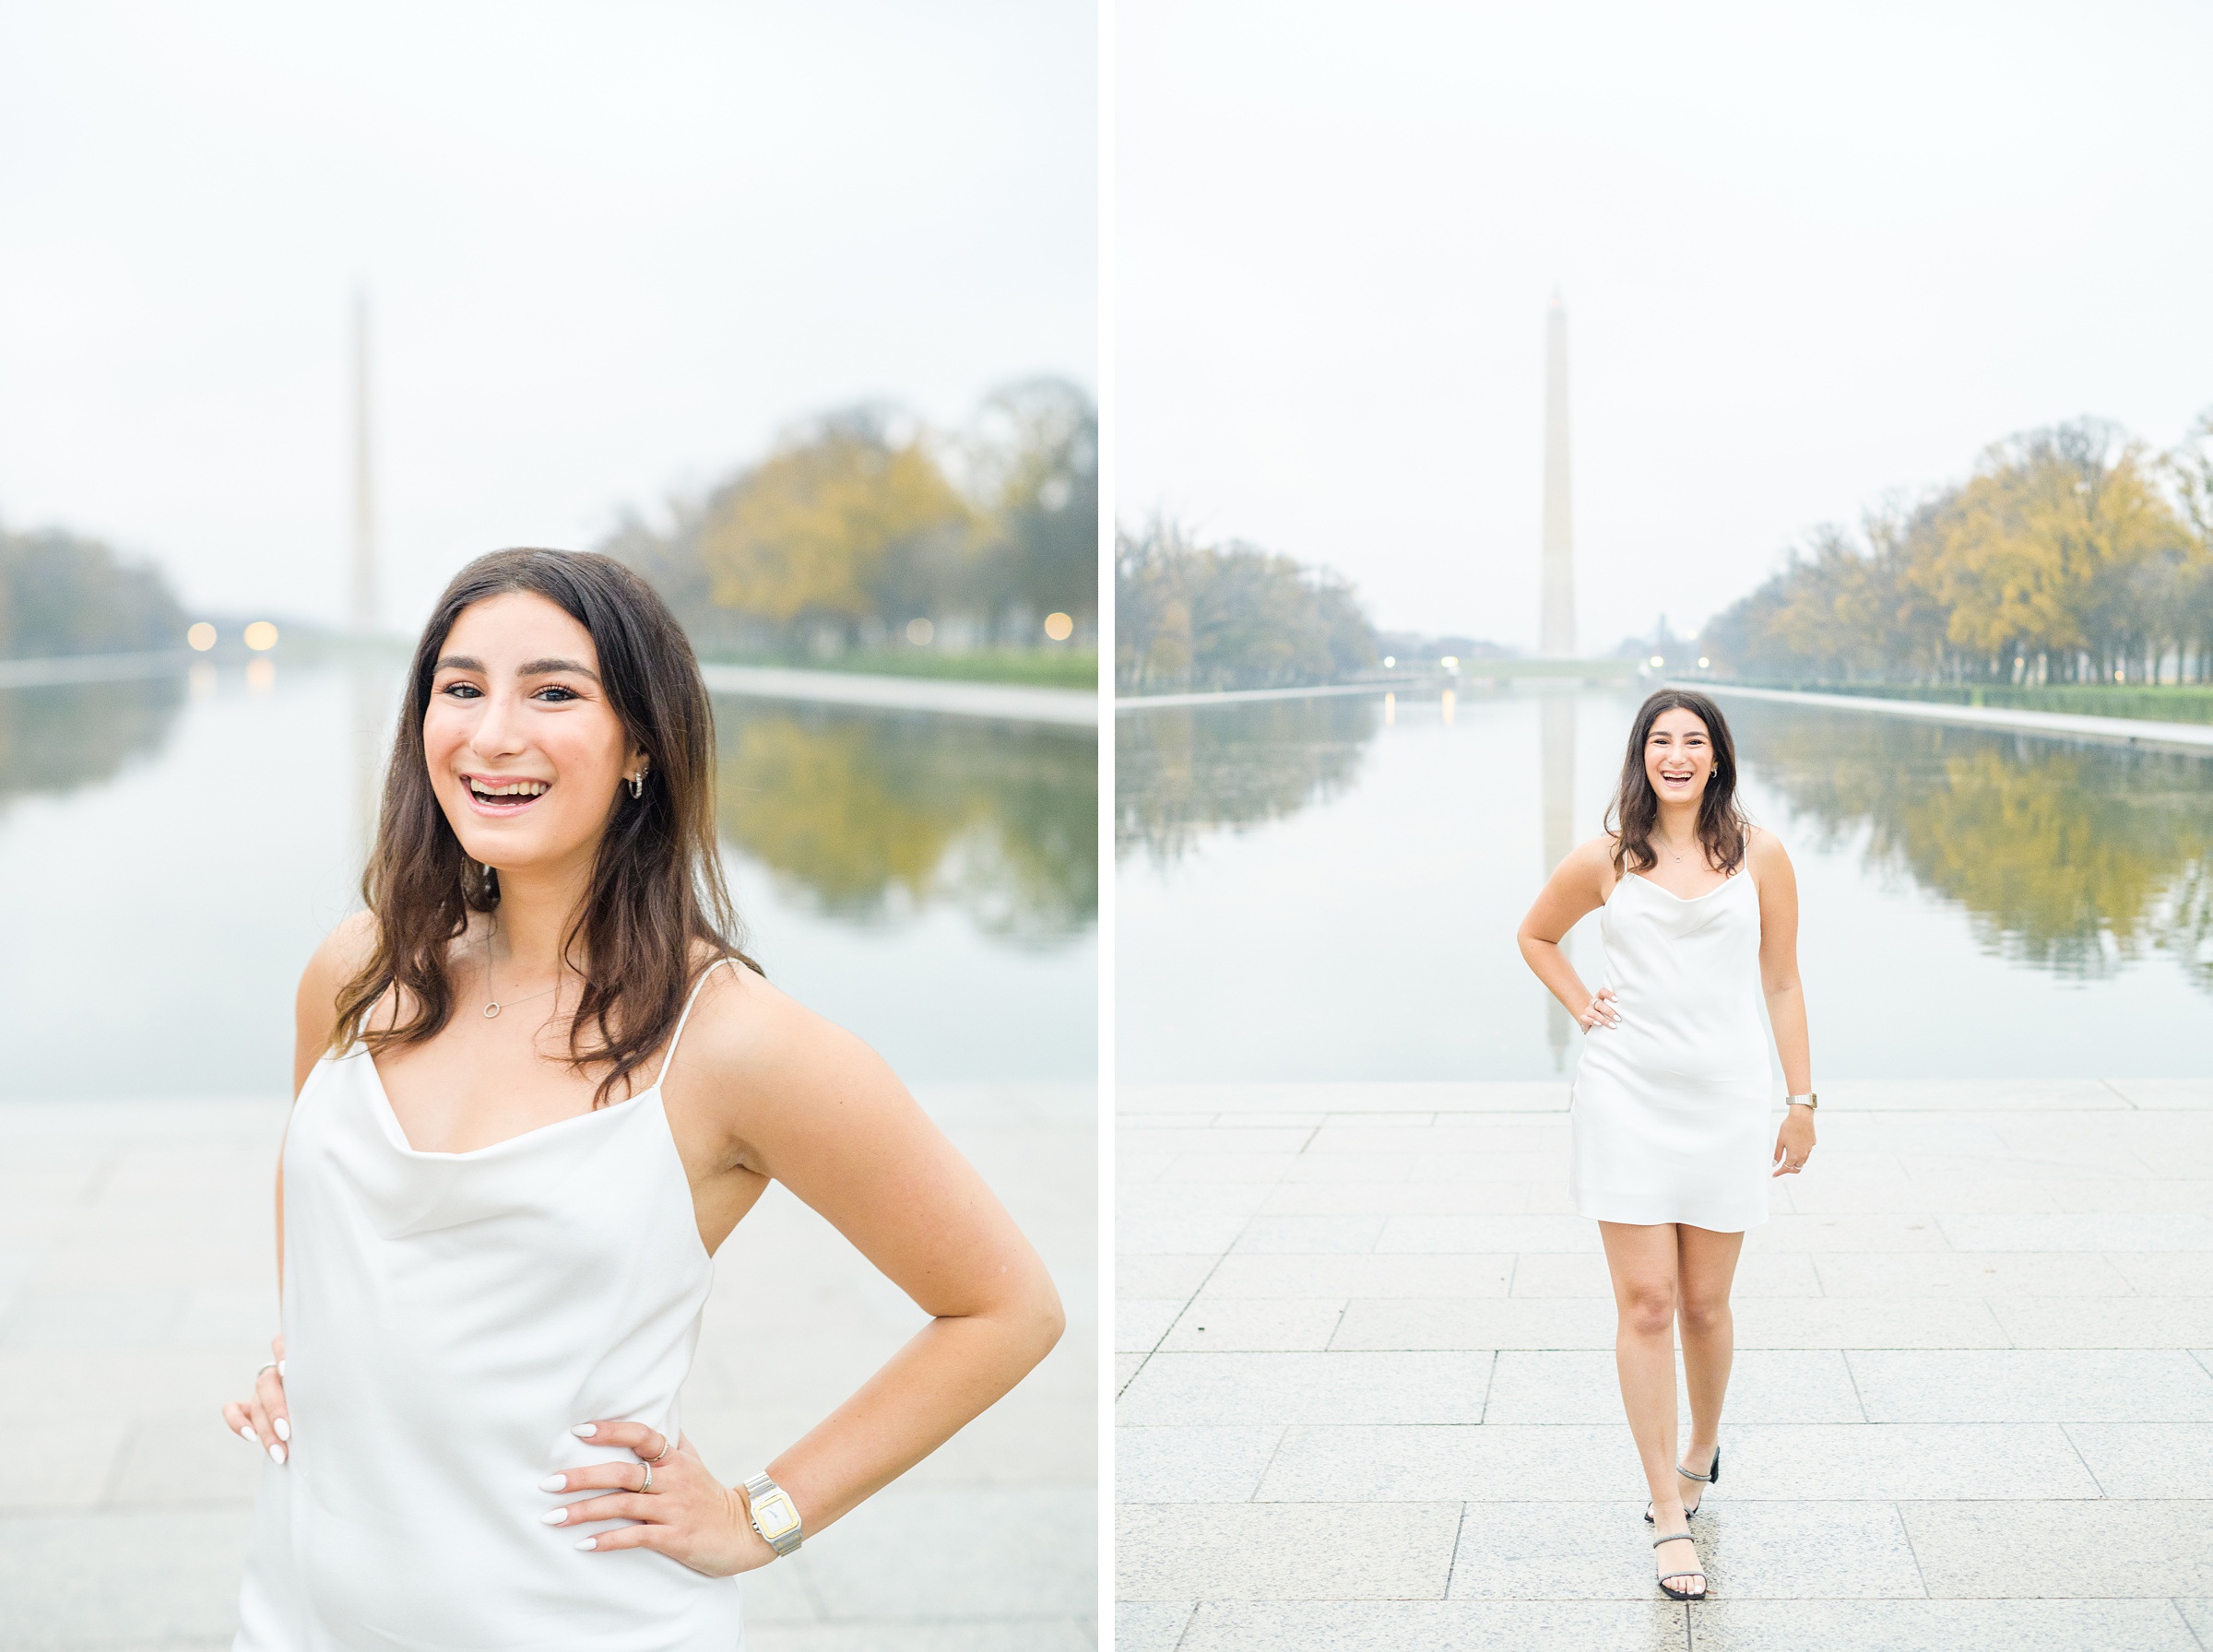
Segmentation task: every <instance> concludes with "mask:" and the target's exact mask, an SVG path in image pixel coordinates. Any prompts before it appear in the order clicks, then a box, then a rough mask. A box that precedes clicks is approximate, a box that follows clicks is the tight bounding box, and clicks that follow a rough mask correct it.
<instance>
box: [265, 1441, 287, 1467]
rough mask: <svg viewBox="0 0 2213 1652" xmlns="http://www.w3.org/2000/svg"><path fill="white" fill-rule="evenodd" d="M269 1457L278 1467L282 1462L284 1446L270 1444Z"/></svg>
mask: <svg viewBox="0 0 2213 1652" xmlns="http://www.w3.org/2000/svg"><path fill="white" fill-rule="evenodd" d="M269 1457H270V1460H271V1461H273V1462H275V1463H276V1464H278V1466H279V1467H282V1466H283V1463H284V1447H283V1446H281V1445H272V1446H270V1447H269Z"/></svg>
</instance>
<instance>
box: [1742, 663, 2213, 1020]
mask: <svg viewBox="0 0 2213 1652" xmlns="http://www.w3.org/2000/svg"><path fill="white" fill-rule="evenodd" d="M1779 712H1780V713H1781V714H1778V713H1779ZM1729 716H1730V721H1731V726H1732V727H1733V728H1734V729H1735V730H1736V733H1737V738H1738V741H1739V743H1740V745H1741V747H1742V748H1743V750H1744V753H1745V760H1746V769H1747V771H1748V772H1749V773H1754V774H1757V776H1758V777H1759V778H1760V779H1761V780H1763V781H1765V782H1766V783H1767V784H1769V785H1773V786H1775V787H1776V788H1777V789H1778V790H1780V791H1781V793H1782V794H1783V796H1785V797H1787V798H1788V799H1789V800H1790V803H1791V805H1792V806H1793V808H1794V809H1795V810H1796V811H1797V812H1798V814H1799V816H1800V818H1801V819H1800V825H1799V828H1798V830H1800V831H1801V832H1803V831H1804V828H1805V823H1806V822H1807V821H1817V822H1819V824H1820V825H1821V827H1822V828H1823V829H1824V830H1825V831H1826V832H1827V833H1828V843H1827V844H1826V845H1825V847H1827V848H1829V849H1831V850H1832V851H1833V850H1835V849H1837V848H1839V847H1840V846H1841V845H1842V844H1843V843H1844V842H1845V840H1847V839H1851V838H1853V837H1855V836H1856V835H1857V834H1859V833H1861V832H1865V833H1866V839H1867V842H1866V849H1865V852H1864V853H1865V856H1866V859H1867V860H1868V862H1869V864H1870V865H1871V866H1873V867H1876V868H1878V869H1880V870H1881V871H1883V872H1884V873H1886V874H1888V875H1890V876H1892V877H1896V876H1899V875H1903V876H1907V877H1911V879H1913V880H1914V881H1915V882H1917V883H1918V884H1920V885H1921V886H1922V888H1923V889H1924V890H1927V891H1931V892H1933V893H1935V894H1938V895H1941V896H1943V897H1945V898H1947V899H1948V900H1951V901H1956V902H1958V903H1959V904H1960V905H1961V906H1963V907H1964V908H1965V909H1966V911H1967V914H1968V916H1969V921H1970V925H1971V926H1972V929H1973V932H1974V935H1975V938H1976V939H1977V941H1978V942H1979V944H1981V945H1982V947H1983V949H1984V950H1987V951H1990V952H1992V953H1994V954H1995V955H1997V956H2000V957H2003V958H2006V959H2007V960H2009V961H2011V962H2018V963H2024V964H2028V965H2030V966H2031V967H2034V968H2037V969H2041V970H2047V971H2050V972H2052V973H2054V974H2057V975H2060V976H2062V977H2071V978H2074V979H2077V980H2098V979H2102V978H2106V977H2110V976H2112V975H2113V974H2114V973H2117V972H2119V971H2120V970H2122V969H2124V968H2125V967H2127V966H2128V965H2129V964H2130V963H2132V962H2137V961H2139V960H2142V959H2145V958H2148V957H2151V956H2160V957H2164V958H2168V959H2171V960H2172V961H2173V962H2175V963H2176V964H2177V965H2178V966H2179V967H2181V968H2182V969H2183V972H2184V973H2186V974H2187V975H2188V977H2189V978H2190V979H2191V981H2192V982H2193V983H2194V984H2195V985H2197V986H2198V987H2200V988H2201V989H2204V990H2207V991H2213V810H2209V809H2208V807H2207V805H2208V801H2209V799H2208V792H2209V791H2213V763H2208V762H2207V761H2206V760H2204V759H2201V758H2195V757H2189V756H2180V755H2170V754H2166V753H2160V752H2150V751H2139V750H2131V749H2127V748H2124V747H2118V746H2096V745H2081V746H2074V745H2064V744H2061V743H2059V742H2057V741H2053V740H2041V739H2030V738H2026V737H2015V736H2009V735H2004V734H1998V733H1993V732H1987V731H1984V730H1981V729H1964V728H1947V727H1944V726H1938V725H1929V724H1921V723H1909V722H1904V721H1900V720H1898V719H1893V718H1889V717H1870V716H1864V715H1853V714H1843V713H1820V714H1810V715H1809V714H1806V713H1805V712H1803V711H1795V710H1791V711H1782V710H1781V708H1774V707H1769V706H1765V705H1761V704H1757V703H1754V704H1751V705H1743V706H1739V705H1732V706H1731V707H1730V708H1729Z"/></svg>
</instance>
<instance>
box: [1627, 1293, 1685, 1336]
mask: <svg viewBox="0 0 2213 1652" xmlns="http://www.w3.org/2000/svg"><path fill="white" fill-rule="evenodd" d="M1620 1306H1621V1323H1622V1328H1623V1329H1625V1330H1628V1331H1632V1332H1634V1333H1635V1334H1636V1335H1638V1336H1640V1337H1657V1336H1663V1335H1665V1334H1666V1333H1667V1332H1668V1331H1669V1330H1670V1329H1672V1328H1673V1327H1674V1325H1675V1286H1674V1284H1672V1283H1671V1282H1669V1281H1668V1280H1651V1281H1647V1282H1636V1283H1631V1284H1629V1285H1627V1286H1625V1287H1623V1289H1622V1292H1621V1300H1620Z"/></svg>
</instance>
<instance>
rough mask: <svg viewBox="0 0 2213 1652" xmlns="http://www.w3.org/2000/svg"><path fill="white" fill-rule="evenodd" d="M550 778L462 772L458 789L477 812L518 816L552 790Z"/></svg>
mask: <svg viewBox="0 0 2213 1652" xmlns="http://www.w3.org/2000/svg"><path fill="white" fill-rule="evenodd" d="M552 785H553V783H552V782H551V781H550V780H538V779H535V778H533V777H531V776H529V775H527V774H464V775H462V776H461V786H462V789H463V790H464V791H465V792H467V794H468V802H469V807H470V808H473V809H475V810H476V812H477V813H479V814H480V815H519V814H521V813H522V812H523V811H524V810H525V809H527V808H529V807H530V806H531V805H532V804H533V803H536V802H537V801H538V799H539V798H540V797H542V796H545V795H546V793H547V792H548V791H550V790H551V789H552Z"/></svg>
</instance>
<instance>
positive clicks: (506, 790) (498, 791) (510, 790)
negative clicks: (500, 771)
mask: <svg viewBox="0 0 2213 1652" xmlns="http://www.w3.org/2000/svg"><path fill="white" fill-rule="evenodd" d="M468 787H469V790H471V791H472V792H474V793H476V794H477V796H479V797H535V796H538V794H540V793H541V792H543V791H544V790H545V789H546V783H545V782H544V781H542V780H516V781H511V782H510V783H509V784H507V785H485V784H484V783H483V782H482V781H481V780H472V781H470V782H469V783H468Z"/></svg>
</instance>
